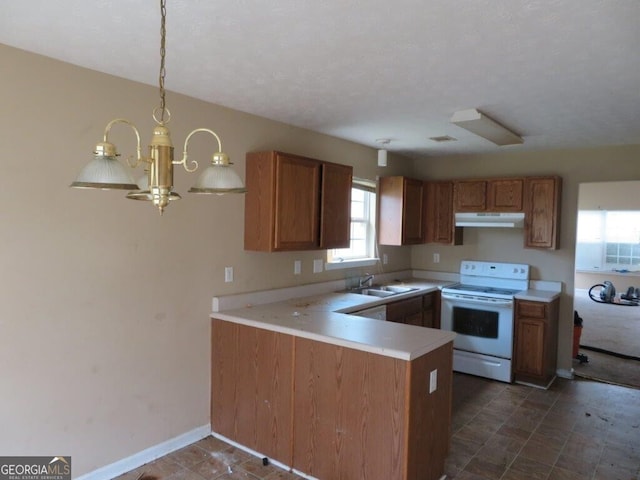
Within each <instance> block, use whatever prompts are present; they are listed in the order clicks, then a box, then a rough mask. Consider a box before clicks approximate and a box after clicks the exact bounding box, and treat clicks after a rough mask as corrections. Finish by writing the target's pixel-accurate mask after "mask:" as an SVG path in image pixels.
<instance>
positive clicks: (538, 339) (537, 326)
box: [514, 299, 559, 387]
mask: <svg viewBox="0 0 640 480" xmlns="http://www.w3.org/2000/svg"><path fill="white" fill-rule="evenodd" d="M558 304H559V299H555V300H554V301H553V302H551V303H544V302H532V301H528V300H516V314H515V334H514V373H515V379H516V381H521V382H526V383H532V384H535V385H539V386H543V387H546V386H548V385H549V384H550V382H551V381H552V380H553V379H554V377H555V374H556V355H557V346H558Z"/></svg>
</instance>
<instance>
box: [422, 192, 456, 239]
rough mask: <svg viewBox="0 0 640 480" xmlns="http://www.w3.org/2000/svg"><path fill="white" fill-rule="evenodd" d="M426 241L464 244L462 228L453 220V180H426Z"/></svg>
mask: <svg viewBox="0 0 640 480" xmlns="http://www.w3.org/2000/svg"><path fill="white" fill-rule="evenodd" d="M424 188H425V205H424V219H425V220H424V229H425V242H426V243H442V244H445V245H462V228H456V227H455V225H454V222H453V182H425V185H424Z"/></svg>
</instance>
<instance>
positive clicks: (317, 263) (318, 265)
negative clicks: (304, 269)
mask: <svg viewBox="0 0 640 480" xmlns="http://www.w3.org/2000/svg"><path fill="white" fill-rule="evenodd" d="M323 265H324V263H323V261H322V259H321V258H317V259H316V260H314V261H313V273H320V272H321V271H322V267H323Z"/></svg>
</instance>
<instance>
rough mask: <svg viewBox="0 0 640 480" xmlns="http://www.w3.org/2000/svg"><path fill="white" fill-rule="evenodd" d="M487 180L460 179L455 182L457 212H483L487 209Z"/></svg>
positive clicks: (455, 206)
mask: <svg viewBox="0 0 640 480" xmlns="http://www.w3.org/2000/svg"><path fill="white" fill-rule="evenodd" d="M486 198H487V182H486V181H485V180H459V181H456V182H454V187H453V203H454V210H455V211H456V212H483V211H485V210H486V209H487V201H486Z"/></svg>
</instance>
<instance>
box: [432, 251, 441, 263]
mask: <svg viewBox="0 0 640 480" xmlns="http://www.w3.org/2000/svg"><path fill="white" fill-rule="evenodd" d="M433 263H440V254H439V253H434V254H433Z"/></svg>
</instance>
